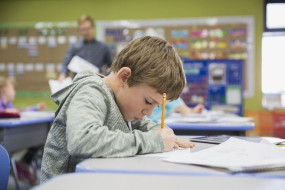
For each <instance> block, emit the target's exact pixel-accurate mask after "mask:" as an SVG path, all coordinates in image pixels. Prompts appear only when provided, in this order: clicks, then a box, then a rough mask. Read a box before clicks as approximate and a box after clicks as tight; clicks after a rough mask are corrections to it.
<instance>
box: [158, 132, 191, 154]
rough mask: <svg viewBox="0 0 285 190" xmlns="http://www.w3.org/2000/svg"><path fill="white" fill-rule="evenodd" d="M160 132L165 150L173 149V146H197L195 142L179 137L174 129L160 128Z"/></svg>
mask: <svg viewBox="0 0 285 190" xmlns="http://www.w3.org/2000/svg"><path fill="white" fill-rule="evenodd" d="M158 133H159V134H160V135H161V137H162V139H163V143H164V152H168V151H171V150H173V148H175V149H177V148H179V147H181V148H192V147H194V146H195V144H194V143H193V142H191V141H188V140H185V139H182V138H178V137H177V136H176V135H175V134H174V132H173V130H172V129H169V128H164V129H159V130H158Z"/></svg>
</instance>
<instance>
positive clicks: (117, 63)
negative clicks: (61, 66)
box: [41, 36, 194, 182]
mask: <svg viewBox="0 0 285 190" xmlns="http://www.w3.org/2000/svg"><path fill="white" fill-rule="evenodd" d="M110 70H111V73H110V75H108V76H107V77H105V78H102V77H100V76H98V75H97V74H94V73H91V72H85V73H80V74H78V75H77V76H76V77H75V79H74V82H73V84H72V85H70V86H68V87H66V88H65V89H63V90H61V91H59V92H57V93H55V94H54V95H53V96H52V98H53V99H54V101H55V102H56V103H57V104H58V105H59V108H58V110H57V111H56V117H55V120H54V123H53V126H52V127H51V129H50V132H49V135H48V138H47V141H46V145H45V149H44V155H43V160H42V172H41V182H44V181H46V180H47V179H49V178H51V177H53V176H55V175H58V174H61V173H66V172H73V171H74V170H75V166H76V164H77V163H78V162H80V161H82V160H84V159H86V158H90V157H127V156H133V155H136V154H147V153H155V152H163V151H170V150H172V149H173V148H178V147H184V148H189V147H193V146H194V144H193V143H191V142H189V141H185V140H182V139H179V138H177V137H176V136H175V135H174V133H173V131H172V130H171V129H169V128H167V127H166V128H164V129H160V125H159V124H156V123H154V122H152V121H150V120H148V119H146V118H145V117H144V116H145V115H148V116H149V115H151V113H152V110H153V108H154V107H155V106H158V105H159V104H161V103H162V94H163V93H166V94H167V98H168V100H174V99H177V98H178V97H179V96H180V94H181V92H182V90H183V88H184V86H185V83H186V82H185V76H184V72H183V68H182V63H181V60H180V58H179V56H178V55H177V53H176V52H175V50H174V48H173V47H172V46H171V45H170V44H169V43H168V42H166V41H165V40H162V39H160V38H157V37H149V36H146V37H142V38H138V39H136V40H133V41H132V42H130V43H129V44H128V45H127V46H126V47H125V48H124V49H123V50H122V51H121V52H120V53H119V54H118V56H117V57H116V59H115V60H114V62H113V65H112V66H111V69H110Z"/></svg>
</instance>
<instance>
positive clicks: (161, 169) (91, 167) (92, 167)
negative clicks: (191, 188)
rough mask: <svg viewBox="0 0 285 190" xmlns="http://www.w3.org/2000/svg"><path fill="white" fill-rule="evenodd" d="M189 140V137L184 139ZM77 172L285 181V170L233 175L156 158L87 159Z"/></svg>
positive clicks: (198, 144) (193, 150) (203, 146)
mask: <svg viewBox="0 0 285 190" xmlns="http://www.w3.org/2000/svg"><path fill="white" fill-rule="evenodd" d="M183 138H187V137H183ZM211 146H215V145H212V144H206V143H196V146H195V148H193V149H192V150H191V151H192V152H195V151H199V150H202V149H205V148H209V147H211ZM76 172H78V173H79V172H91V173H108V174H116V173H117V174H118V173H121V174H137V175H138V174H145V175H172V176H173V175H174V176H192V177H197V176H212V177H217V176H219V177H237V176H247V177H249V178H276V179H283V180H284V179H285V170H283V171H272V172H266V173H254V174H246V173H240V174H231V173H228V172H224V171H222V170H217V169H211V168H207V167H199V166H195V165H186V164H176V163H169V162H163V161H161V159H160V158H154V157H129V158H96V159H87V160H85V161H83V162H81V163H79V164H77V166H76Z"/></svg>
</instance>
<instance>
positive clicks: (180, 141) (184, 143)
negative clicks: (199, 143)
mask: <svg viewBox="0 0 285 190" xmlns="http://www.w3.org/2000/svg"><path fill="white" fill-rule="evenodd" d="M194 146H195V144H194V143H193V142H191V141H188V140H185V139H182V138H178V137H177V138H176V141H175V146H174V148H179V147H181V148H193V147H194Z"/></svg>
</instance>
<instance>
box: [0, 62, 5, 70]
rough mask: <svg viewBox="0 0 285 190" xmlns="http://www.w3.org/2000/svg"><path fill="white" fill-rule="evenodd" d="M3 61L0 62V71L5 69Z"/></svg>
mask: <svg viewBox="0 0 285 190" xmlns="http://www.w3.org/2000/svg"><path fill="white" fill-rule="evenodd" d="M5 67H6V66H5V63H0V71H5Z"/></svg>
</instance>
